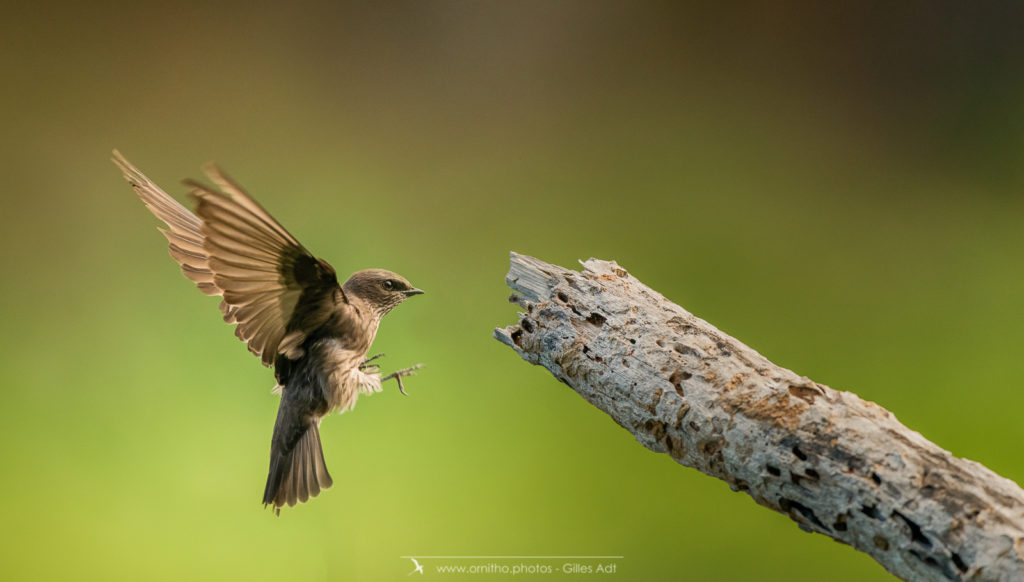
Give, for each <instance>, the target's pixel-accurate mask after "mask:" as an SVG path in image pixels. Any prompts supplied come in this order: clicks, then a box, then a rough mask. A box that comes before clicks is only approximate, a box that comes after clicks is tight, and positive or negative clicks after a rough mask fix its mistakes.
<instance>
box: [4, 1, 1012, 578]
mask: <svg viewBox="0 0 1024 582" xmlns="http://www.w3.org/2000/svg"><path fill="white" fill-rule="evenodd" d="M957 6H959V3H954V2H939V3H935V2H910V3H899V5H898V6H897V5H895V4H891V3H858V4H857V5H856V6H855V7H848V8H839V7H836V6H832V5H828V6H827V7H826V6H821V5H819V4H818V3H812V2H780V3H760V2H751V3H740V4H738V5H732V6H730V7H728V8H725V7H718V8H707V7H705V8H699V9H698V8H690V7H687V6H686V5H684V4H681V3H628V2H621V3H620V2H558V3H549V2H506V3H496V2H452V3H444V2H442V3H437V2H400V3H380V4H378V3H372V2H360V3H355V4H347V3H336V2H335V3H321V4H302V3H294V4H290V5H288V6H285V5H283V4H282V3H269V2H262V3H261V2H257V3H239V4H234V5H232V4H221V3H194V4H189V3H166V4H165V5H163V6H157V5H151V6H150V5H144V4H139V3H128V2H98V3H70V2H66V3H63V4H53V5H50V6H49V7H40V6H39V5H31V7H30V4H29V3H21V4H13V3H7V5H6V6H5V8H4V13H5V16H4V22H3V23H2V24H0V32H2V33H3V34H2V39H3V40H2V41H0V42H3V44H4V50H3V51H2V53H0V63H2V71H3V77H4V83H3V84H4V89H3V91H2V92H0V100H2V104H3V108H2V111H3V119H4V120H3V127H4V130H3V134H4V139H3V140H2V142H0V147H2V150H3V151H2V154H3V156H2V160H3V161H2V162H0V163H2V164H3V176H4V181H5V190H4V194H3V217H4V220H3V224H4V226H3V229H2V230H0V237H2V239H3V240H2V242H3V255H2V261H3V262H2V267H3V272H4V273H5V282H4V285H3V288H2V291H0V293H2V295H0V297H2V302H0V317H2V321H3V325H4V330H5V333H3V334H2V339H0V341H2V342H3V345H2V354H3V355H2V358H3V360H2V365H3V366H2V369H3V371H4V379H5V383H6V390H5V394H4V397H3V399H2V402H3V404H2V406H3V409H2V411H3V418H4V420H3V422H2V423H0V442H2V443H3V444H2V445H0V455H2V459H3V467H4V471H3V475H4V478H3V480H2V482H0V494H2V496H3V498H4V499H6V500H7V501H6V505H5V507H4V510H3V517H2V518H0V520H2V524H3V530H2V532H3V533H2V534H0V535H2V536H3V537H2V540H0V541H2V543H0V548H2V549H0V578H3V579H32V580H38V579H47V578H59V579H76V580H85V579H100V580H124V579H139V578H142V579H156V580H182V579H208V580H222V579H236V578H243V577H244V578H246V579H249V580H263V579H276V580H281V579H328V580H337V579H356V580H372V579H382V580H383V579H391V578H395V579H399V578H404V577H405V576H406V573H407V572H409V571H410V570H411V569H412V566H411V562H410V561H409V560H407V559H402V558H400V556H403V555H409V554H418V555H469V554H473V555H479V554H483V555H495V554H500V555H509V554H515V555H536V554H544V555H550V554H611V555H623V556H625V557H624V559H622V560H621V561H620V562H619V568H618V573H617V574H615V575H614V576H613V578H615V579H620V580H640V579H648V580H650V579H657V578H668V579H678V580H716V579H721V580H755V579H756V580H821V579H823V578H826V577H827V578H828V579H829V580H831V581H832V582H839V581H847V580H849V581H864V580H886V579H889V577H888V575H887V574H886V573H885V571H884V570H883V569H882V568H881V567H880V566H878V565H877V564H875V563H874V562H873V561H871V560H870V559H869V558H867V557H866V556H864V555H861V554H859V553H857V552H855V551H853V550H851V549H850V548H848V547H846V546H842V545H840V544H836V543H834V542H832V541H831V540H829V539H828V538H826V537H824V536H818V535H808V534H805V533H803V532H801V531H800V530H799V529H797V527H796V526H795V524H793V523H791V522H790V521H789V520H788V519H787V518H785V517H784V516H781V515H778V514H775V513H772V512H770V511H767V510H765V509H763V508H761V507H758V506H756V505H755V504H754V503H753V502H751V500H750V499H749V498H748V497H747V496H745V495H742V494H734V493H731V492H729V490H728V488H727V487H726V486H725V485H724V484H722V483H720V482H718V481H715V480H713V479H710V478H708V477H705V476H703V475H701V474H699V473H698V472H696V471H693V470H690V469H685V468H682V467H680V466H678V465H676V464H675V463H674V462H673V461H672V460H671V459H669V458H668V457H667V456H665V455H656V454H653V453H651V452H648V451H647V450H646V449H644V448H642V447H641V446H640V445H639V444H637V443H636V442H635V441H634V440H633V439H632V437H631V436H630V435H629V433H627V432H626V431H624V430H623V429H621V428H619V427H618V426H617V425H615V424H614V423H613V422H611V421H610V420H609V419H608V418H607V417H605V416H604V415H603V414H602V413H600V412H598V411H597V410H596V409H594V408H592V407H590V406H589V405H587V404H586V403H585V402H584V401H583V400H582V399H580V398H579V397H578V396H577V395H576V394H574V393H573V392H572V391H571V390H569V389H567V388H566V387H565V386H564V385H562V384H560V383H559V382H557V381H555V380H554V379H553V378H551V377H550V375H549V374H547V373H546V372H545V371H544V370H542V369H539V368H531V367H529V366H528V365H526V364H525V363H523V362H522V361H520V360H519V358H518V357H517V356H516V355H515V354H513V353H512V351H511V350H509V349H508V348H506V347H504V346H502V345H501V344H499V343H498V342H496V341H494V340H493V339H491V331H492V329H493V328H494V327H495V326H498V325H502V326H504V325H508V324H510V323H512V322H514V321H515V319H516V318H515V308H514V306H510V305H508V304H507V303H506V301H505V299H506V297H507V295H508V290H507V288H506V287H505V285H504V280H503V279H504V274H505V272H506V270H507V266H508V252H509V251H510V250H515V251H518V252H522V253H527V254H532V255H535V256H538V257H540V258H542V259H545V260H548V261H551V262H555V263H559V264H563V265H569V266H571V265H573V264H575V261H576V260H577V259H585V258H587V257H591V256H594V257H599V258H606V259H615V260H617V261H619V263H620V264H622V265H623V266H625V267H626V268H628V269H630V270H631V272H632V273H633V274H635V275H636V276H637V277H639V278H640V279H641V280H643V281H645V282H647V283H648V284H649V285H651V286H652V287H654V288H655V289H657V290H659V291H661V292H662V293H664V294H665V295H666V296H668V297H669V298H672V299H673V300H675V301H677V302H678V303H680V304H681V305H683V306H684V307H686V308H687V309H689V310H690V311H692V312H693V313H695V314H696V315H698V316H700V317H703V318H704V319H707V320H709V321H711V322H712V323H714V324H716V325H717V326H718V327H720V328H721V329H722V330H724V331H726V332H727V333H729V334H731V335H733V336H735V337H737V338H739V339H740V340H742V341H744V342H745V343H747V344H749V345H751V346H752V347H754V348H755V349H757V350H759V351H760V352H761V353H763V354H764V355H766V356H767V357H769V358H770V359H772V360H773V361H775V362H777V363H779V364H781V365H783V366H786V367H789V368H791V369H793V370H795V371H797V372H798V373H801V374H806V375H808V376H810V377H812V378H814V379H815V380H817V381H820V382H823V383H827V384H829V385H831V386H833V387H835V388H840V389H849V390H852V391H854V392H856V393H858V394H860V395H861V396H862V397H864V398H867V399H870V400H874V401H876V402H879V403H880V404H882V405H883V406H885V407H887V408H888V409H890V410H892V411H893V412H894V413H895V414H896V415H897V416H898V417H899V418H900V419H901V420H902V421H903V422H904V423H905V424H907V425H908V426H910V427H912V428H914V429H916V430H919V431H921V432H922V433H923V434H925V435H926V436H927V437H929V438H930V439H932V440H934V441H935V442H937V443H938V444H940V445H942V446H943V447H946V448H948V449H949V450H951V451H952V452H953V453H954V454H956V455H958V456H965V457H968V458H971V459H975V460H977V461H980V462H982V463H984V464H985V465H987V466H989V467H990V468H992V469H993V470H995V471H996V472H998V473H1000V474H1002V475H1004V476H1006V477H1008V478H1010V479H1013V480H1015V481H1017V482H1024V459H1022V458H1021V455H1020V446H1021V443H1022V442H1024V426H1022V423H1021V420H1020V419H1021V411H1022V410H1024V392H1022V391H1021V382H1020V378H1021V377H1022V376H1024V357H1021V353H1020V352H1021V346H1022V341H1021V339H1020V332H1021V329H1022V324H1024V306H1022V305H1021V302H1020V299H1021V297H1022V296H1024V270H1022V261H1021V259H1022V249H1024V246H1022V245H1024V228H1022V222H1024V200H1022V197H1021V195H1020V192H1021V189H1022V187H1024V165H1022V164H1021V160H1022V159H1024V74H1022V73H1024V58H1022V56H1024V51H1022V50H1021V48H1022V45H1021V40H1020V27H1021V24H1022V22H1024V18H1022V14H1021V10H1020V9H1019V8H1014V9H998V10H997V9H993V8H979V7H971V8H959V7H957ZM114 147H117V148H119V149H120V150H121V151H122V152H124V153H125V155H126V156H128V158H129V159H130V160H132V161H133V162H134V163H136V164H137V165H138V166H139V167H140V168H142V170H143V171H144V172H146V173H147V174H148V175H149V176H150V177H151V178H152V179H154V180H155V181H156V182H157V183H159V184H161V185H162V186H163V187H164V188H165V189H166V190H168V191H169V192H170V193H172V194H173V195H175V196H177V197H179V199H183V198H184V197H183V194H184V188H183V187H182V186H180V185H179V180H180V179H181V178H184V177H187V176H198V175H199V172H198V166H199V165H200V164H201V163H202V162H206V161H208V160H216V161H218V162H220V163H221V164H222V165H223V166H224V167H225V168H226V169H227V170H228V171H229V172H230V173H231V174H232V175H233V176H234V177H235V178H236V179H238V180H239V181H240V182H241V183H242V184H244V185H246V186H247V187H248V188H249V190H250V191H251V192H252V193H253V194H254V195H255V196H256V198H257V199H259V200H260V201H261V202H263V203H264V205H265V206H266V207H267V208H268V209H270V211H271V212H273V213H274V214H275V215H276V216H277V217H278V218H279V220H280V221H281V222H282V223H283V224H285V225H286V226H287V227H288V228H289V229H290V230H291V231H292V232H293V233H294V234H295V235H296V236H297V237H298V238H299V239H300V240H301V241H303V243H304V244H305V245H306V246H307V247H309V248H310V249H313V250H314V252H316V253H317V254H318V255H319V256H321V257H323V258H326V259H327V260H329V261H330V262H331V263H332V264H333V265H334V266H335V267H336V268H337V269H338V271H339V272H340V273H343V274H345V273H349V272H351V271H354V270H356V269H361V268H366V267H378V266H379V267H387V268H390V269H393V270H396V271H398V272H400V273H402V274H403V275H405V276H407V277H408V278H409V279H410V280H411V281H412V282H413V283H414V284H416V285H418V286H420V287H422V288H424V289H426V290H427V293H428V294H427V295H425V296H423V297H421V298H420V297H418V298H416V299H415V300H413V301H410V302H409V303H407V304H406V305H403V306H402V307H401V308H399V309H398V310H397V311H396V312H395V313H393V314H392V315H390V316H389V317H388V318H387V321H386V322H385V324H384V326H383V329H382V333H381V334H380V337H379V339H378V341H377V343H376V345H375V347H374V349H375V351H380V352H386V353H387V354H388V357H387V358H386V360H385V361H384V363H385V370H388V369H393V368H396V367H400V366H406V365H409V364H413V363H416V362H424V363H426V364H427V368H426V369H425V371H424V372H423V373H422V374H420V375H419V376H417V377H416V378H413V379H411V380H410V381H409V382H408V390H409V392H410V394H411V396H409V397H408V398H405V397H402V396H401V395H399V394H398V392H397V391H396V390H395V389H394V386H391V387H389V388H388V389H387V390H386V392H384V393H383V394H379V395H376V396H374V397H372V398H364V399H362V400H360V403H359V405H358V406H357V408H356V410H355V411H354V412H353V413H348V414H345V415H343V416H340V417H329V418H327V419H326V420H325V422H324V424H323V428H322V432H323V440H324V445H325V452H326V456H327V462H328V466H329V467H330V469H331V472H332V474H333V476H334V478H335V486H334V487H333V488H332V489H331V490H329V491H328V492H326V493H325V494H323V495H321V497H320V498H318V499H316V500H314V501H313V502H311V503H309V504H307V505H304V506H301V507H298V508H296V509H292V510H286V511H283V512H282V514H281V516H280V517H279V518H276V517H274V516H273V514H272V513H271V512H270V511H268V510H264V509H263V508H262V507H261V506H260V504H259V500H260V496H261V494H262V489H263V484H264V479H265V474H266V469H267V460H268V450H269V440H270V431H271V428H272V425H273V420H274V415H275V410H276V407H277V401H278V399H277V397H276V396H274V395H271V394H270V388H271V386H273V384H274V382H273V379H272V374H271V372H270V371H269V370H267V369H264V368H262V367H261V366H259V365H258V362H257V360H256V359H254V358H253V357H252V356H250V355H249V354H248V353H247V351H246V350H245V347H244V346H243V344H241V343H240V342H238V341H237V340H235V339H234V338H233V337H232V334H231V329H230V328H229V327H228V326H226V325H224V324H223V323H222V322H220V320H219V317H218V315H219V314H218V312H217V309H216V304H217V301H216V300H214V299H211V298H208V297H204V296H202V295H201V294H200V293H199V292H198V291H196V290H195V289H194V288H192V285H191V284H190V283H189V282H188V281H186V280H185V279H184V278H183V277H182V276H181V275H180V273H179V272H178V270H177V268H176V266H175V265H174V263H173V261H172V260H171V259H170V258H169V257H168V256H167V252H166V247H165V243H164V240H163V238H162V237H161V236H160V235H159V234H158V233H157V232H156V231H155V229H154V227H155V226H156V225H157V223H156V221H155V220H154V219H153V218H152V217H151V216H150V215H149V213H148V212H147V211H146V210H145V209H144V208H143V207H142V205H141V204H140V203H139V201H138V200H137V199H136V198H135V197H134V196H133V194H132V192H131V190H130V188H129V187H128V186H127V185H126V184H125V183H124V181H123V180H122V179H121V177H120V176H119V174H118V172H117V170H116V169H115V168H114V166H113V165H112V164H110V163H109V161H108V157H109V152H110V150H111V149H112V148H114ZM424 562H425V564H426V565H427V567H428V572H427V574H428V575H431V576H433V577H438V576H439V575H438V574H437V573H436V572H432V571H431V567H432V566H433V565H436V564H437V563H438V562H437V561H434V562H431V561H429V560H426V561H424ZM459 563H462V564H464V565H468V564H471V563H472V562H469V561H462V562H459ZM554 565H555V566H556V568H557V567H558V566H559V565H560V563H559V562H554ZM449 577H453V578H462V579H486V578H489V577H488V576H470V575H465V576H454V575H450V576H449ZM561 577H563V576H560V575H552V576H549V578H561ZM564 577H565V578H574V579H579V578H582V579H586V578H588V577H587V576H581V575H575V576H568V575H567V576H564ZM491 578H494V579H507V576H493V577H491Z"/></svg>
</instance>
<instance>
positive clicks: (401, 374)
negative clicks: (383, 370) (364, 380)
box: [380, 364, 423, 396]
mask: <svg viewBox="0 0 1024 582" xmlns="http://www.w3.org/2000/svg"><path fill="white" fill-rule="evenodd" d="M422 367H423V364H416V365H415V366H410V367H408V368H403V369H401V370H398V371H397V372H392V373H390V374H388V375H387V376H384V377H383V378H381V379H380V381H381V382H386V381H388V380H390V379H392V378H394V379H395V381H396V382H398V391H399V392H401V393H402V394H404V395H405V396H408V395H409V394H407V393H406V391H405V386H402V378H405V377H406V376H413V375H415V374H416V370H419V369H420V368H422Z"/></svg>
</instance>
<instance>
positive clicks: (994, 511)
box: [494, 253, 1024, 582]
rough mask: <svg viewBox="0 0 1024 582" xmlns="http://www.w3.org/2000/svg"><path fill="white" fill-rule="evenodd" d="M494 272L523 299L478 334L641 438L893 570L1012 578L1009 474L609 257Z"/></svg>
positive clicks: (1020, 511) (1016, 501)
mask: <svg viewBox="0 0 1024 582" xmlns="http://www.w3.org/2000/svg"><path fill="white" fill-rule="evenodd" d="M507 283H508V285H509V286H510V287H511V288H512V289H513V290H514V291H515V293H514V294H513V297H512V300H513V301H514V302H515V303H517V304H519V305H520V306H521V307H522V308H523V309H524V312H523V313H521V314H520V320H519V323H518V324H516V325H513V326H510V327H507V328H498V329H496V330H495V333H494V336H495V337H496V338H497V339H498V340H500V341H501V342H503V343H505V344H507V345H508V346H510V347H512V348H513V349H514V350H516V352H518V353H519V355H520V356H522V358H523V359H524V360H526V361H527V362H530V363H532V364H538V365H541V366H544V367H545V368H547V369H548V370H550V371H551V373H552V374H553V375H554V376H555V377H556V378H557V379H559V380H561V381H562V382H564V383H565V384H567V385H568V386H569V387H571V388H572V389H573V390H575V391H576V392H578V393H579V394H580V395H581V396H583V398H585V399H586V400H587V401H588V402H590V403H591V404H593V405H594V406H597V407H598V408H600V409H601V410H603V411H604V412H606V413H607V414H608V415H609V416H611V417H612V419H613V420H615V422H617V423H618V424H619V425H621V426H622V427H624V428H625V429H626V430H628V431H629V432H631V433H632V434H633V435H634V436H635V437H636V439H637V440H638V441H640V443H641V444H643V445H644V446H645V447H647V448H648V449H651V450H652V451H655V452H659V453H667V454H669V455H671V456H672V458H673V459H675V460H676V461H677V462H679V463H680V464H682V465H685V466H687V467H693V468H696V469H698V470H700V471H701V472H703V473H706V474H708V475H711V476H713V477H717V478H719V479H721V480H723V481H725V482H726V483H728V484H729V486H730V487H731V488H732V489H733V490H736V491H742V492H745V493H746V494H748V495H750V496H751V497H752V498H753V499H754V501H756V502H757V503H759V504H761V505H763V506H765V507H768V508H771V509H773V510H775V511H778V512H781V513H784V514H786V515H788V516H789V517H791V518H792V519H793V521H795V522H796V523H797V524H798V525H799V526H800V527H801V528H802V529H804V530H807V531H811V532H818V533H822V534H825V535H827V536H830V537H832V538H834V539H836V540H838V541H841V542H843V543H846V544H849V545H851V546H853V547H854V548H856V549H858V550H860V551H862V552H866V553H868V554H870V555H871V557H872V558H874V559H875V560H877V561H878V562H879V563H880V564H882V565H883V566H884V567H885V568H886V569H887V570H888V571H889V572H891V573H893V574H894V575H896V576H898V577H900V578H902V579H904V580H914V581H917V580H999V581H1004V582H1011V581H1014V582H1017V581H1024V491H1022V490H1021V488H1020V487H1019V486H1018V485H1017V484H1016V483H1014V482H1013V481H1010V480H1008V479H1005V478H1003V477H1000V476H999V475H997V474H995V473H993V472H992V471H990V470H989V469H987V468H985V467H984V466H982V465H981V464H979V463H976V462H974V461H970V460H967V459H960V458H956V457H954V456H953V455H951V454H950V453H949V452H947V451H945V450H943V449H942V448H940V447H938V446H937V445H935V444H933V443H931V442H929V441H928V439H926V438H924V437H923V436H921V435H920V434H919V433H917V432H915V431H913V430H911V429H909V428H907V427H905V426H903V425H902V424H901V423H900V422H899V421H898V420H897V419H896V418H895V417H894V416H893V415H892V414H891V413H890V412H889V411H887V410H885V409H884V408H882V407H881V406H878V405H877V404H875V403H873V402H867V401H865V400H862V399H860V398H858V397H857V396H856V395H855V394H853V393H850V392H844V391H838V390H833V389H831V388H829V387H827V386H824V385H822V384H819V383H816V382H814V381H812V380H810V379H808V378H806V377H803V376H799V375H797V374H795V373H793V372H791V371H790V370H787V369H785V368H781V367H779V366H776V365H775V364H773V363H771V362H770V361H768V360H767V359H765V358H764V357H763V356H761V355H760V354H758V353H757V352H755V351H754V350H753V349H751V348H749V347H747V346H746V345H744V344H743V343H741V342H740V341H738V340H736V339H735V338H732V337H730V336H728V335H726V334H725V333H722V332H721V331H719V330H718V329H716V328H715V327H713V326H712V325H710V324H709V323H707V322H706V321H703V320H701V319H700V318H697V317H695V316H693V315H692V314H690V313H689V312H688V311H686V310H685V309H683V308H682V307H679V306H678V305H675V304H674V303H672V302H671V301H669V300H667V299H666V298H665V297H663V296H662V295H660V294H659V293H657V292H655V291H653V290H652V289H650V288H649V287H647V286H645V285H644V284H643V283H641V282H640V281H638V280H637V279H635V278H634V277H632V276H631V275H629V274H628V273H627V272H626V271H625V270H624V269H623V268H621V267H619V266H618V265H617V264H615V263H614V262H607V261H600V260H596V259H590V260H588V261H586V262H584V263H583V271H582V272H579V271H571V270H568V269H564V268H562V267H558V266H555V265H550V264H547V263H544V262H543V261H539V260H537V259H535V258H532V257H528V256H524V255H518V254H515V253H513V254H512V265H511V269H510V270H509V273H508V277H507ZM908 365H909V364H908ZM949 415H950V422H954V421H955V417H956V411H955V410H950V411H949ZM1022 444H1024V443H1022ZM827 578H828V576H827V574H824V573H823V576H822V579H827Z"/></svg>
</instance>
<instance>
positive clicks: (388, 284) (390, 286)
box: [380, 279, 395, 291]
mask: <svg viewBox="0 0 1024 582" xmlns="http://www.w3.org/2000/svg"><path fill="white" fill-rule="evenodd" d="M380 286H381V287H383V288H384V289H386V290H388V291H391V290H392V289H394V288H395V282H394V281H392V280H391V279H384V282H383V283H381V284H380Z"/></svg>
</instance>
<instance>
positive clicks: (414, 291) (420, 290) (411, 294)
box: [405, 287, 423, 297]
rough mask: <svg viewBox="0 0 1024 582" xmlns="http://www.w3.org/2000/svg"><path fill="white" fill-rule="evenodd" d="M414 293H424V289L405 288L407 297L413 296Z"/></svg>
mask: <svg viewBox="0 0 1024 582" xmlns="http://www.w3.org/2000/svg"><path fill="white" fill-rule="evenodd" d="M413 295H423V290H422V289H417V288H415V287H413V288H412V289H406V290H405V296H406V297H412V296H413Z"/></svg>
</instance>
